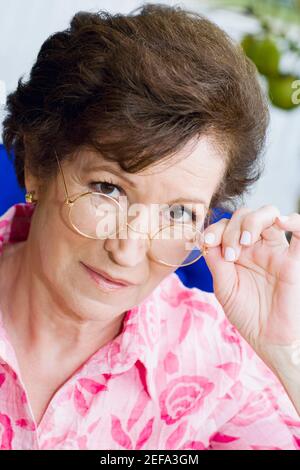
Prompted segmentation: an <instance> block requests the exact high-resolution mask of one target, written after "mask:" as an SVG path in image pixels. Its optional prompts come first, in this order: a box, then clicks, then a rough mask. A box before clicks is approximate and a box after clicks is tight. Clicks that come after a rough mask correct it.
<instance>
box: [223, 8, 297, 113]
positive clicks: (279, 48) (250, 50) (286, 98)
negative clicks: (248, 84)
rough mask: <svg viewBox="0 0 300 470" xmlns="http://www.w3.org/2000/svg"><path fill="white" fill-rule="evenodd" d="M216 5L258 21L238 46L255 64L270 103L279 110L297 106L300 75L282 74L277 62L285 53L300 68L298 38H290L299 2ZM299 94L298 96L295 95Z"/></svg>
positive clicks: (292, 72) (292, 71)
mask: <svg viewBox="0 0 300 470" xmlns="http://www.w3.org/2000/svg"><path fill="white" fill-rule="evenodd" d="M215 4H217V5H218V6H221V4H222V6H226V7H230V6H231V7H234V8H236V7H240V8H241V7H242V13H244V14H246V15H248V16H249V15H250V16H252V17H253V18H255V19H256V20H257V21H258V24H259V30H258V32H257V33H255V34H253V33H246V34H245V35H244V36H243V38H242V40H241V46H242V47H243V50H244V52H245V54H246V55H247V56H248V57H249V58H250V59H251V60H252V61H253V62H254V64H255V65H256V67H257V69H258V71H259V73H260V74H262V75H263V76H264V77H265V78H266V81H267V87H268V95H269V98H270V101H271V102H272V104H273V105H274V106H276V107H278V108H280V109H284V110H291V109H294V108H296V107H297V106H299V104H300V100H299V98H297V94H296V93H295V88H296V87H295V84H296V85H297V84H299V83H300V82H296V80H300V76H299V75H298V73H297V72H296V69H295V70H289V71H288V72H283V71H282V70H281V68H280V63H281V61H282V58H283V56H284V54H289V55H290V56H293V57H295V63H298V70H299V66H300V34H299V33H300V28H299V33H298V34H299V38H297V39H295V38H294V37H293V38H292V37H290V35H289V30H290V29H291V26H292V25H296V29H297V30H298V28H297V25H298V24H299V25H300V0H290V1H288V0H286V1H283V0H281V1H280V0H272V1H270V0H269V1H254V0H252V1H251V0H232V1H230V0H223V1H221V0H219V1H216V2H215ZM298 95H300V93H298Z"/></svg>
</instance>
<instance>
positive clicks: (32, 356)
mask: <svg viewBox="0 0 300 470" xmlns="http://www.w3.org/2000/svg"><path fill="white" fill-rule="evenodd" d="M267 124H268V112H267V105H266V102H265V99H264V97H263V94H262V92H261V90H260V87H259V84H258V80H257V75H256V70H255V68H254V66H253V65H252V63H250V61H249V60H248V59H246V57H245V56H244V55H243V53H242V51H241V49H240V48H239V47H237V46H236V45H234V44H233V43H232V42H231V41H230V39H229V38H228V37H227V35H226V34H225V33H224V32H222V31H221V30H220V29H219V28H218V27H217V26H216V25H214V24H212V23H211V22H210V21H208V20H207V19H205V18H203V17H202V16H200V15H196V14H190V13H189V12H186V11H184V10H182V9H180V8H171V7H167V6H164V5H156V6H155V5H151V4H147V5H144V6H143V7H142V9H141V11H140V13H139V14H138V15H128V16H124V15H110V14H109V13H107V12H103V11H102V12H98V13H97V14H96V13H86V12H79V13H77V14H76V15H75V16H74V17H73V18H72V20H71V25H70V28H69V29H67V30H65V31H62V32H57V33H55V34H54V35H52V36H50V38H48V39H47V40H46V41H45V43H44V44H43V45H42V47H41V50H40V52H39V54H38V57H37V60H36V63H35V64H34V66H33V68H32V70H31V74H30V77H29V79H28V81H27V83H23V82H22V80H20V81H19V83H18V87H17V89H16V91H15V92H14V93H11V94H10V95H9V96H8V100H7V116H6V118H5V120H4V123H3V125H4V131H3V141H4V144H5V146H6V148H7V150H8V152H12V151H14V153H15V169H16V173H17V175H18V179H19V182H20V184H21V185H23V187H26V190H27V198H26V201H27V202H26V203H20V204H16V205H14V206H12V207H11V208H10V209H9V210H8V211H7V212H6V214H4V215H3V216H2V218H1V222H0V230H1V257H0V260H1V264H0V273H1V277H0V292H1V296H0V310H1V330H0V333H1V339H0V357H1V364H0V365H1V373H0V398H1V399H0V403H1V409H0V429H1V431H0V436H1V447H2V449H223V448H224V449H277V448H281V449H298V448H299V445H300V444H299V442H300V418H299V413H300V396H299V392H298V390H299V385H300V377H299V363H300V361H298V356H297V353H298V349H297V347H298V343H297V341H299V340H300V321H299V313H298V312H300V298H299V292H300V289H299V288H300V285H299V279H300V276H299V265H300V263H299V260H300V248H299V232H300V221H299V220H300V219H299V214H292V215H291V216H290V217H288V219H287V220H283V219H279V218H278V216H279V215H280V214H279V211H278V209H277V208H276V207H274V206H272V205H266V206H263V207H261V208H259V209H258V210H255V211H252V210H250V209H248V208H246V207H245V206H241V205H238V204H237V200H238V199H239V198H240V197H241V196H242V195H243V193H244V192H245V191H246V189H247V188H248V187H249V186H250V185H251V184H252V183H253V182H255V181H256V180H257V179H258V177H259V175H260V160H259V156H260V155H261V153H262V149H263V144H264V141H265V133H266V128H267ZM124 201H125V202H128V204H129V205H131V206H132V205H134V204H138V205H139V209H140V208H141V207H142V210H139V211H138V216H136V217H132V216H131V217H129V219H126V223H124V221H123V219H122V223H121V225H120V226H118V229H117V230H115V228H116V227H115V222H117V221H118V222H120V220H119V219H118V218H117V217H119V216H120V215H121V214H123V215H124V214H126V213H127V212H126V210H127V209H126V210H124V209H125V208H124V206H123V203H124ZM226 202H227V203H228V202H231V203H232V204H233V207H234V208H235V209H236V207H238V208H237V209H236V210H234V211H233V212H234V213H233V216H232V218H231V219H230V220H227V219H221V220H220V221H219V222H215V223H210V224H207V222H209V221H210V222H211V219H210V218H209V214H210V213H211V212H210V210H211V209H213V208H214V207H220V206H221V205H223V206H224V207H225V206H226ZM104 203H107V204H108V209H109V210H107V212H106V217H104V218H103V213H102V212H101V210H100V209H102V208H103V207H104V205H103V204H104ZM156 204H159V205H164V206H167V207H168V208H169V207H171V208H172V209H171V210H169V212H168V211H163V212H162V213H161V212H160V213H159V217H158V219H156V222H155V224H154V227H156V228H157V229H158V230H162V231H164V230H165V227H167V228H172V229H174V227H185V228H187V229H188V230H189V231H188V232H187V233H185V234H184V236H183V237H182V238H179V239H178V240H175V237H170V238H169V239H167V240H163V239H160V238H158V239H155V236H154V235H155V233H156V232H155V231H154V232H155V233H154V232H153V230H152V228H153V227H151V230H148V229H149V226H148V225H147V230H145V225H143V224H144V221H145V220H146V221H147V223H148V222H149V217H148V214H149V212H148V209H149V208H150V207H153V206H154V207H156ZM191 207H193V208H195V209H194V210H193V211H191V210H190V209H191ZM116 208H118V209H120V212H117V211H116V212H114V211H113V210H112V209H116ZM99 213H100V215H101V217H99V219H98V218H97V217H98V215H99ZM107 214H108V215H107ZM116 214H118V215H116ZM128 214H129V215H130V212H129V211H128ZM132 214H133V213H132V212H131V215H132ZM134 214H136V212H135V213H134ZM161 214H163V216H161ZM157 220H158V222H157ZM103 221H105V224H102V222H103ZM156 223H157V224H156ZM182 223H183V224H182ZM176 230H177V228H176ZM285 230H288V231H291V232H293V235H292V238H291V242H290V244H288V242H287V239H286V237H285ZM242 232H243V234H244V235H243V237H242V239H240V236H241V233H242ZM159 233H160V234H161V233H162V232H159ZM172 233H173V232H172ZM103 234H106V236H103ZM191 234H192V236H193V237H194V236H195V238H193V237H192V238H189V237H190V236H191ZM204 235H205V239H203V238H202V237H203V236H204ZM250 235H251V239H250ZM190 240H192V242H193V243H194V242H197V243H198V245H199V246H198V248H199V247H200V245H201V248H202V254H204V256H205V258H206V261H207V263H208V266H209V268H210V270H211V272H212V275H213V280H214V293H206V292H203V291H200V290H198V289H196V288H193V289H189V288H187V287H185V286H184V285H183V284H182V283H181V281H180V280H179V278H178V277H177V275H176V274H175V273H174V271H175V269H176V267H178V266H179V265H180V264H183V265H184V264H185V263H186V261H185V258H183V251H181V249H182V248H183V244H182V243H183V241H184V242H186V241H190ZM204 242H205V244H204ZM184 249H185V245H184ZM190 250H191V248H190ZM193 253H194V250H192V251H191V254H193ZM196 259H197V258H196V257H194V258H193V259H192V260H191V261H188V262H193V261H195V260H196ZM171 261H172V262H171ZM200 275H201V273H200Z"/></svg>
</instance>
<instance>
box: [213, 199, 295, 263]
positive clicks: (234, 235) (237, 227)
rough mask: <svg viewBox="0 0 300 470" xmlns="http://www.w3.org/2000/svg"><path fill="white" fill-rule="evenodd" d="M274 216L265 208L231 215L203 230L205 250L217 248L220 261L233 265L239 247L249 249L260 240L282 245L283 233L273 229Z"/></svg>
mask: <svg viewBox="0 0 300 470" xmlns="http://www.w3.org/2000/svg"><path fill="white" fill-rule="evenodd" d="M278 216H280V211H279V209H278V208H277V207H276V206H273V205H265V206H262V207H261V208H259V209H257V210H255V211H253V210H251V209H249V208H247V207H241V208H239V209H237V210H236V211H235V212H234V213H233V214H232V217H231V219H221V220H220V221H218V222H216V223H215V224H211V225H210V226H209V227H208V228H207V229H206V230H205V233H204V243H205V245H207V246H208V247H209V246H218V245H221V249H222V256H223V257H224V259H225V260H226V261H236V260H237V259H238V258H239V255H240V252H241V250H242V248H243V246H250V245H252V244H254V243H256V242H257V241H258V240H260V239H261V238H265V239H267V240H268V241H270V242H274V244H279V243H282V242H283V240H285V242H286V238H285V234H284V230H283V229H282V228H280V227H278V226H276V225H274V223H275V220H276V219H277V217H278ZM213 235H214V239H213ZM294 245H295V242H294ZM295 249H297V248H295Z"/></svg>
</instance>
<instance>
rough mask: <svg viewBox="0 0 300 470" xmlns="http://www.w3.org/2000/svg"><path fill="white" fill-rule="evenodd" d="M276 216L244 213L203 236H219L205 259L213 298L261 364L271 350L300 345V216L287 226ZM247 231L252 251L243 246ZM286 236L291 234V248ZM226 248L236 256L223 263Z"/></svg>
mask: <svg viewBox="0 0 300 470" xmlns="http://www.w3.org/2000/svg"><path fill="white" fill-rule="evenodd" d="M278 216H280V212H279V210H278V209H277V208H276V207H275V206H272V205H266V206H263V207H261V208H259V209H258V210H255V211H253V210H250V209H248V208H246V207H242V208H240V209H238V210H236V211H235V212H234V213H233V215H232V218H231V219H221V220H220V221H218V222H216V223H214V224H211V225H210V226H209V227H208V228H207V229H206V230H205V235H206V234H208V233H213V234H214V235H215V241H214V242H213V243H211V244H208V243H206V242H205V245H204V248H205V247H209V248H208V250H207V253H206V254H204V257H205V260H206V262H207V265H208V267H209V269H210V271H211V274H212V277H213V286H214V293H215V295H216V297H217V299H218V301H219V302H220V304H221V305H222V307H223V310H224V312H225V314H226V316H227V317H228V319H229V321H230V322H231V323H232V324H233V325H234V326H236V328H237V329H238V330H239V332H240V333H241V335H242V336H243V337H244V338H245V339H246V341H247V342H248V343H249V344H250V345H251V346H252V348H253V349H254V350H255V351H256V352H257V354H258V355H259V356H260V357H262V359H266V357H267V351H268V350H270V349H269V346H272V345H276V346H277V345H279V346H290V345H291V344H298V345H299V341H300V214H297V213H293V214H291V215H290V216H289V217H288V218H287V220H285V221H284V222H281V221H280V220H279V219H278ZM243 231H248V232H249V233H250V234H251V242H250V244H249V245H243V244H241V243H240V238H241V234H242V232H243ZM285 231H290V232H292V238H291V242H290V244H289V243H288V241H287V238H286V236H285ZM228 247H231V248H232V249H233V250H234V253H235V259H234V260H232V261H226V259H225V258H224V254H225V249H226V248H228ZM232 253H233V252H232V250H229V255H230V254H232ZM268 359H269V360H271V359H270V358H268ZM265 362H267V361H265Z"/></svg>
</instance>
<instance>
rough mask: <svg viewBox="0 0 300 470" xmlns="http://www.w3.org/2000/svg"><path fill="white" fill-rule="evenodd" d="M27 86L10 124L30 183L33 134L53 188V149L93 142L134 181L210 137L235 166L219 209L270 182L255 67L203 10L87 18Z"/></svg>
mask: <svg viewBox="0 0 300 470" xmlns="http://www.w3.org/2000/svg"><path fill="white" fill-rule="evenodd" d="M137 10H138V11H139V10H140V11H139V14H133V13H136V11H137ZM22 78H23V77H21V78H20V79H19V81H18V86H17V88H16V90H15V91H14V92H13V93H11V94H9V95H8V98H7V104H6V109H7V111H8V113H7V116H6V118H5V120H4V122H3V142H4V145H5V147H6V149H7V151H8V153H9V154H11V153H12V152H14V154H15V158H14V165H15V170H16V174H17V178H18V181H19V184H20V185H21V186H22V187H24V164H25V146H24V135H26V136H28V138H29V140H30V152H28V155H26V166H28V167H29V169H30V171H31V172H32V173H33V174H35V175H37V176H38V177H40V178H45V180H47V178H49V177H51V176H54V175H55V174H56V172H57V162H56V159H55V154H54V149H56V151H57V154H58V156H59V158H61V159H65V158H72V155H74V153H76V151H77V150H78V149H80V148H81V147H83V146H84V147H86V146H88V147H90V148H93V149H96V150H98V151H100V152H101V153H102V154H103V156H104V157H105V158H107V159H109V160H114V161H117V162H118V163H119V165H120V166H121V168H122V169H123V170H125V171H127V172H132V173H134V172H138V171H139V170H142V169H143V168H146V167H148V166H150V165H154V164H155V163H158V162H159V161H161V160H162V159H166V158H167V157H168V158H169V157H172V156H173V154H174V153H176V152H177V151H179V150H180V149H181V148H182V147H183V146H184V145H185V144H186V143H187V142H188V141H189V140H190V139H191V138H193V137H195V136H197V135H201V134H203V133H210V134H211V135H213V137H214V141H215V143H216V145H218V148H220V149H221V150H222V153H223V155H224V158H225V159H226V172H225V174H224V178H223V180H222V182H221V185H220V187H219V188H218V190H217V191H216V192H215V194H214V196H213V198H212V201H211V208H214V207H216V206H218V207H223V208H225V209H226V203H227V202H229V203H230V204H231V206H232V207H233V208H234V204H235V203H236V202H237V198H239V197H241V196H242V195H243V193H245V191H246V190H247V188H248V187H250V186H251V185H252V184H253V183H254V182H255V181H257V180H258V178H259V177H260V176H261V172H262V165H261V163H262V159H261V158H259V157H260V155H261V154H262V149H263V147H264V143H265V135H266V129H267V125H268V123H269V113H268V106H267V102H266V98H265V96H264V94H263V92H262V90H261V88H260V85H259V81H258V77H257V71H256V68H255V66H254V64H253V63H252V62H251V61H250V60H249V59H248V58H247V57H246V56H245V54H244V53H243V51H242V48H241V47H240V46H239V45H238V44H235V43H234V42H233V41H232V40H231V39H230V38H229V36H228V35H227V34H226V33H225V32H224V31H222V30H221V29H220V28H219V27H218V26H217V25H215V24H214V23H212V22H211V21H209V20H208V19H207V18H205V17H204V16H203V15H201V14H198V13H195V12H192V11H189V10H183V9H182V8H181V7H179V6H175V7H171V6H167V5H164V4H151V3H150V4H149V3H148V4H143V5H142V6H140V7H139V8H137V9H136V10H134V11H133V12H131V13H130V14H128V15H123V14H114V15H113V14H110V13H108V12H107V11H104V10H100V11H98V12H96V13H90V12H84V11H79V12H78V13H76V14H75V15H74V16H73V18H72V19H71V22H70V27H69V28H67V29H66V30H64V31H60V32H56V33H54V34H52V35H51V36H50V37H49V38H48V39H47V40H46V41H45V42H44V43H43V45H42V47H41V49H40V51H39V54H38V56H37V59H36V62H35V64H34V65H33V67H32V69H31V73H30V77H29V79H28V81H27V82H25V83H24V82H22ZM11 156H12V157H13V154H11ZM230 204H229V205H227V208H229V207H230Z"/></svg>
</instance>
